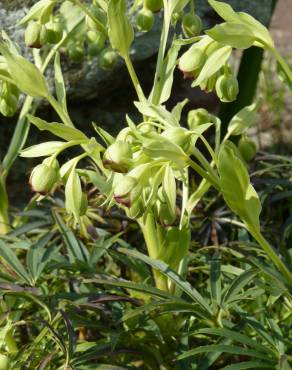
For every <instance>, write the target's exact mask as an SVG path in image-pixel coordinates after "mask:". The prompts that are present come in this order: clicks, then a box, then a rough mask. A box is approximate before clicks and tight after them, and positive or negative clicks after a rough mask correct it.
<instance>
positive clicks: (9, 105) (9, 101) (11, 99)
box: [0, 94, 18, 117]
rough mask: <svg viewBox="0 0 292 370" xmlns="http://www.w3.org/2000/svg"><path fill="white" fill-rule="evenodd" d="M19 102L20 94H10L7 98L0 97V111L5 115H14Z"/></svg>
mask: <svg viewBox="0 0 292 370" xmlns="http://www.w3.org/2000/svg"><path fill="white" fill-rule="evenodd" d="M17 104H18V96H15V95H13V94H10V95H8V96H6V97H5V98H2V99H0V113H1V114H3V116H4V117H12V116H14V114H15V113H16V110H17Z"/></svg>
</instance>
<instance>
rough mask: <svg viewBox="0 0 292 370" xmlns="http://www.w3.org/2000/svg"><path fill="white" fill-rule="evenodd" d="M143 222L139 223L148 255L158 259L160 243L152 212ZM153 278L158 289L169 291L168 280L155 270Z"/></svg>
mask: <svg viewBox="0 0 292 370" xmlns="http://www.w3.org/2000/svg"><path fill="white" fill-rule="evenodd" d="M143 221H144V222H142V221H141V222H139V225H140V227H141V230H142V233H143V236H144V240H145V243H146V247H147V250H148V254H149V256H150V257H151V258H155V259H156V258H157V257H158V253H159V241H158V235H157V229H156V225H155V219H154V216H153V214H152V213H151V212H149V213H147V215H146V216H145V219H144V220H143ZM153 276H154V280H155V284H156V286H157V288H159V289H161V290H164V291H168V286H167V278H166V277H165V276H164V275H162V274H161V273H160V272H158V271H157V270H155V269H153Z"/></svg>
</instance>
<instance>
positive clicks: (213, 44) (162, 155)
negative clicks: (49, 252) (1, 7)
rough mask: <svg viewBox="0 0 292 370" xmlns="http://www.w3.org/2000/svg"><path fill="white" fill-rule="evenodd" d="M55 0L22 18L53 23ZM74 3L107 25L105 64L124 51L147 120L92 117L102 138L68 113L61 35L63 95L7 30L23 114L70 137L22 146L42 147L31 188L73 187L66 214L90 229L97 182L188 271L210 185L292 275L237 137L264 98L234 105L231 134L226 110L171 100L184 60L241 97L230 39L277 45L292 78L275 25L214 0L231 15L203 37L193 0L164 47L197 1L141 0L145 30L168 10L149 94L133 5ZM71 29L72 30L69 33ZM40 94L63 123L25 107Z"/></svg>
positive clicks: (160, 281) (5, 75)
mask: <svg viewBox="0 0 292 370" xmlns="http://www.w3.org/2000/svg"><path fill="white" fill-rule="evenodd" d="M56 3H57V1H47V0H42V1H40V2H39V3H37V4H36V5H35V6H34V9H35V10H34V11H33V12H30V13H29V14H28V16H27V17H26V18H25V21H24V24H25V23H27V22H29V21H33V22H40V23H41V24H46V22H48V20H49V19H50V17H48V14H49V15H51V13H52V9H53V6H54V5H55V4H56ZM66 3H70V2H66ZM72 3H74V4H75V5H76V6H77V7H80V8H81V10H82V11H84V13H85V14H86V21H85V24H86V25H87V27H88V32H89V31H91V32H92V31H95V32H97V34H98V35H99V36H100V35H104V41H105V39H108V41H106V48H105V49H104V50H103V51H102V53H103V54H104V53H105V50H106V51H107V52H112V53H113V55H111V57H108V58H109V59H108V63H109V64H108V65H111V64H112V63H111V61H112V60H113V59H115V57H114V56H116V55H117V53H118V54H119V56H120V57H121V58H122V59H123V60H124V62H125V64H126V66H127V69H128V71H129V75H130V77H131V79H132V82H133V85H134V87H135V89H136V92H137V97H138V101H136V102H134V104H135V106H136V108H137V109H138V111H139V112H140V113H141V121H140V122H133V121H132V120H131V119H130V117H128V116H127V117H126V120H127V124H128V126H127V127H126V128H124V129H122V130H121V131H120V133H119V134H118V135H117V137H115V138H114V137H112V136H111V135H110V134H109V133H107V132H105V131H104V130H103V129H101V128H100V127H97V126H94V127H95V129H96V132H97V134H98V136H99V138H101V139H102V140H103V144H100V143H99V142H98V141H97V140H96V139H95V138H94V137H93V138H88V137H87V136H86V135H85V134H84V133H82V132H81V131H80V130H78V129H76V128H75V127H74V125H73V122H72V120H71V119H70V116H69V114H68V110H67V105H66V91H65V85H64V81H63V77H62V73H61V67H60V59H59V56H58V53H56V49H57V48H58V47H59V46H60V45H61V44H60V43H62V41H59V44H58V46H57V47H55V48H53V49H52V50H53V52H51V54H50V56H52V55H53V54H55V53H56V57H55V87H56V98H55V97H54V96H53V95H52V94H51V92H50V91H49V88H48V85H47V83H46V80H45V78H44V77H43V72H44V70H45V66H46V65H47V63H48V62H46V63H44V64H38V58H36V61H37V63H36V64H37V66H35V65H33V64H32V63H30V62H29V61H27V60H26V59H24V58H23V57H22V56H20V55H19V54H18V52H17V50H16V49H15V47H14V45H13V44H12V43H11V42H10V41H9V40H8V39H7V38H6V40H4V41H3V42H2V43H1V44H0V52H1V54H2V59H1V61H2V63H4V64H5V69H4V71H3V72H2V69H1V70H0V72H1V74H0V78H1V79H2V81H3V83H5V84H10V85H11V86H13V88H14V91H17V93H18V91H21V92H23V93H25V94H27V95H28V98H27V102H26V108H25V109H24V110H23V113H22V117H23V119H25V118H27V119H28V120H29V121H30V122H31V123H32V124H33V125H35V126H36V127H38V128H39V129H40V130H46V131H49V132H51V133H53V134H54V135H56V136H57V137H59V138H60V139H61V140H59V141H51V142H45V143H41V144H38V145H35V146H33V147H29V148H27V149H24V150H22V151H21V153H20V155H21V156H22V157H44V158H45V159H44V161H43V162H42V164H40V165H38V166H37V167H36V168H35V169H34V170H33V171H32V174H31V179H30V182H31V185H32V187H33V189H34V190H35V191H36V192H38V193H40V194H46V193H50V192H52V191H53V190H54V189H55V188H56V187H57V186H64V187H65V197H66V203H65V204H66V210H67V212H68V214H70V215H71V217H72V220H73V223H74V224H75V226H78V225H79V227H81V228H82V229H86V225H88V223H89V222H90V221H89V218H90V216H89V213H88V209H87V204H88V200H87V196H86V194H85V192H84V190H83V189H84V185H85V184H92V185H93V186H95V187H96V188H97V189H98V190H99V192H100V194H101V195H102V196H103V198H102V201H100V198H99V202H100V203H99V204H100V205H102V206H106V207H113V206H118V207H120V208H122V209H123V210H124V211H125V212H126V214H127V216H128V217H130V218H132V219H134V220H136V221H137V223H138V225H139V226H140V228H141V231H142V233H143V235H144V239H145V243H146V246H147V249H148V253H149V256H150V257H151V258H154V259H159V260H162V261H164V262H165V263H166V264H167V265H169V266H170V267H171V268H172V269H173V270H175V271H177V272H179V273H180V274H182V275H184V274H185V273H186V259H185V257H186V255H187V253H188V249H189V244H190V241H191V229H190V218H191V215H192V212H193V210H194V208H195V207H196V205H197V204H198V202H199V201H200V199H202V197H203V196H204V195H205V193H206V192H207V191H208V190H209V188H210V187H213V188H215V189H216V190H217V191H218V192H219V193H220V194H222V195H223V197H224V199H225V202H226V204H227V205H228V206H229V207H230V209H231V210H232V211H233V212H234V213H235V214H236V215H237V216H238V217H239V218H240V219H241V220H242V222H243V223H244V224H245V227H246V229H247V230H248V231H249V232H250V234H251V235H252V236H253V237H254V238H255V240H256V241H257V242H258V243H259V244H260V245H261V247H262V248H263V250H264V251H265V253H266V255H267V256H268V258H270V260H271V261H272V262H273V264H274V265H275V266H276V267H277V269H278V270H279V271H280V272H281V273H282V275H283V277H284V278H285V279H286V281H287V283H288V284H290V285H291V284H292V275H291V273H290V272H289V270H288V268H287V267H286V265H285V263H284V262H283V261H282V259H281V257H280V256H279V255H278V253H277V252H276V251H275V250H274V249H273V247H272V246H270V245H269V243H268V242H267V241H266V240H265V238H264V237H263V235H262V234H261V230H260V222H259V216H260V212H261V204H260V200H259V198H258V195H257V193H256V191H255V189H254V188H253V186H252V185H251V183H250V179H249V175H248V171H247V168H246V163H245V162H244V159H251V158H252V156H253V155H254V153H250V151H249V153H246V152H245V154H244V153H243V147H245V148H246V147H247V146H246V145H243V140H244V139H241V140H240V145H239V148H238V147H237V146H236V145H235V144H234V143H233V142H232V141H230V140H229V138H230V137H231V136H242V135H243V136H244V135H245V131H246V130H247V129H248V128H249V127H250V126H251V125H252V124H253V123H254V121H255V115H256V109H257V104H253V105H251V106H248V107H246V108H244V109H242V110H241V111H240V112H238V113H237V114H236V115H235V116H234V118H233V119H232V120H231V122H230V124H229V127H228V132H227V134H226V136H225V137H224V138H221V137H220V124H221V123H220V120H219V119H218V118H217V117H215V116H213V115H211V114H209V113H208V112H206V111H205V110H203V109H197V110H192V111H191V112H189V115H188V122H187V123H188V127H187V128H185V127H183V126H182V125H181V113H182V109H183V107H184V105H185V104H186V101H183V102H181V103H178V104H177V105H176V106H175V107H174V108H173V109H172V111H168V110H167V109H166V108H165V106H164V103H165V102H166V101H167V100H168V99H169V97H170V94H171V89H172V84H173V71H174V69H175V68H176V66H178V68H179V69H180V70H181V71H182V72H183V74H184V76H185V77H187V78H190V79H191V80H192V86H194V87H195V86H199V87H200V88H201V89H203V90H207V91H216V93H217V95H218V97H219V98H220V100H221V101H223V102H231V101H234V100H235V99H236V96H237V94H238V83H237V79H236V77H235V74H234V71H233V70H232V67H231V65H230V63H229V58H230V55H231V53H232V49H233V48H239V49H246V48H249V47H251V46H253V45H255V46H258V47H261V48H264V49H267V50H269V51H271V52H272V53H273V54H274V55H275V57H276V58H277V60H278V62H279V66H280V69H281V75H282V77H283V79H285V81H286V82H287V83H288V84H289V86H291V84H292V73H291V70H290V69H289V67H288V66H287V64H286V63H285V61H284V60H283V59H282V58H281V56H280V55H279V54H278V52H277V51H276V49H275V47H274V44H273V40H272V39H271V36H270V34H269V32H268V30H267V29H266V28H265V27H264V26H263V25H261V24H260V23H259V22H258V21H256V20H255V19H254V18H253V17H251V16H250V15H248V14H246V13H236V12H234V11H233V9H232V8H231V7H230V6H229V5H227V4H225V3H223V2H219V1H215V0H209V3H210V5H211V6H212V7H213V8H214V10H215V11H216V12H217V13H218V14H219V15H220V16H221V17H222V18H223V19H224V20H225V22H224V23H222V24H220V25H218V26H215V27H213V28H212V29H210V30H208V31H206V32H205V35H202V36H200V35H199V33H200V30H201V21H200V19H199V18H198V16H197V15H196V14H195V13H194V6H193V2H192V3H191V8H190V11H189V12H188V13H187V14H185V15H184V16H182V30H183V34H184V35H185V37H187V38H182V36H181V35H174V38H173V42H172V45H171V47H170V48H169V49H168V51H167V43H168V40H169V31H170V28H171V25H175V24H176V23H177V22H178V21H179V19H180V14H181V13H182V12H183V11H184V9H186V7H187V6H188V3H189V1H188V0H172V1H168V0H164V1H163V3H162V1H154V0H151V1H148V0H147V1H145V2H144V3H143V5H142V9H141V8H140V5H139V4H140V2H136V3H135V4H134V7H133V8H132V9H131V10H130V13H132V14H133V13H135V12H136V11H138V16H137V22H138V23H137V27H138V29H140V30H142V29H143V30H145V31H146V30H148V29H150V28H151V26H152V20H151V17H152V14H150V13H151V12H156V11H159V10H161V9H162V8H163V14H164V21H163V29H162V33H161V43H160V48H159V53H158V59H157V66H156V72H155V77H154V82H153V89H152V91H151V93H150V95H149V96H148V97H146V96H145V94H144V92H143V90H142V88H141V85H140V83H139V80H138V77H137V75H136V73H135V70H134V67H133V64H132V62H131V59H130V49H131V45H132V42H133V40H134V31H133V27H132V24H131V21H130V18H129V17H128V15H127V7H126V1H125V0H110V1H108V2H106V1H105V2H103V1H97V2H96V3H95V5H94V7H93V8H87V7H86V6H85V5H84V4H82V3H80V2H79V1H78V0H76V1H72ZM137 7H138V9H137ZM147 10H148V12H147ZM142 11H143V13H141V12H142ZM149 12H150V13H149ZM147 14H148V16H147ZM46 17H47V18H46ZM146 18H147V19H146ZM36 19H37V20H36ZM43 19H45V20H43ZM28 27H33V29H32V33H30V32H29V31H28V28H27V32H26V40H27V41H28V44H30V45H33V46H37V47H38V46H39V45H40V44H42V37H41V35H39V34H38V32H39V26H38V27H35V25H32V26H31V23H29V25H28ZM42 27H43V26H42ZM50 27H51V26H50ZM40 32H42V30H40ZM91 36H92V35H91ZM64 37H66V36H63V38H62V40H64ZM56 38H57V36H56ZM57 39H59V38H57ZM182 46H188V50H187V51H185V52H184V53H182V54H180V55H179V51H180V49H181V48H182ZM36 55H39V54H36ZM102 65H104V64H102ZM106 66H107V64H106ZM33 97H39V98H43V99H46V100H47V101H48V102H49V103H50V104H51V106H52V107H53V108H54V109H55V110H56V112H57V114H58V115H59V118H60V120H61V121H62V122H61V123H48V122H45V121H44V120H42V119H40V118H38V117H35V116H34V115H33V111H31V113H32V114H28V111H29V108H30V105H31V102H32V98H33ZM211 130H213V132H214V137H215V140H214V142H215V144H214V146H212V145H211V144H210V143H209V141H208V140H207V138H206V137H205V134H206V133H207V132H208V133H209V132H210V131H211ZM198 142H201V144H202V145H203V146H204V152H202V151H201V150H199V149H198V145H197V143H198ZM22 144H23V141H22V142H21V144H20V145H18V149H21V148H22ZM72 146H80V147H81V148H82V150H83V153H82V154H80V155H79V156H77V157H74V158H72V159H71V160H70V161H68V162H66V163H64V164H63V165H61V167H59V164H58V160H57V157H58V156H59V154H60V153H62V152H63V151H64V150H66V149H67V148H69V147H72ZM206 153H207V154H206ZM85 157H89V158H90V159H91V161H92V163H93V169H83V168H79V167H78V166H79V162H80V161H81V159H83V158H85ZM191 171H192V172H193V171H194V172H195V173H196V174H197V175H198V178H200V180H199V181H198V183H197V184H196V188H195V191H194V192H192V193H191V187H190V183H189V182H190V181H189V178H190V172H191ZM153 273H154V278H155V281H156V285H157V287H159V288H160V289H163V290H166V291H170V292H172V291H173V290H174V286H173V285H172V283H171V282H170V281H168V279H167V278H166V277H165V276H164V275H162V274H161V273H160V272H157V271H155V270H154V271H153Z"/></svg>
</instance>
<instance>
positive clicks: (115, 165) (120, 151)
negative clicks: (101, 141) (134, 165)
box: [103, 141, 133, 173]
mask: <svg viewBox="0 0 292 370" xmlns="http://www.w3.org/2000/svg"><path fill="white" fill-rule="evenodd" d="M132 157H133V154H132V150H131V147H130V145H129V143H127V142H125V141H116V142H115V143H113V144H112V145H110V146H109V147H108V148H107V150H106V151H105V153H104V156H103V164H104V166H105V168H108V169H111V170H112V171H115V172H120V173H125V172H128V170H129V167H130V162H131V159H132Z"/></svg>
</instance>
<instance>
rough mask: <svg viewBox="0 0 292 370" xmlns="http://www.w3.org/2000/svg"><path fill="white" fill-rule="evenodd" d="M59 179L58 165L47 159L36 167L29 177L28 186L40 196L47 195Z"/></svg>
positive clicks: (54, 161) (55, 161) (56, 162)
mask: <svg viewBox="0 0 292 370" xmlns="http://www.w3.org/2000/svg"><path fill="white" fill-rule="evenodd" d="M58 179H59V164H58V161H57V160H56V159H54V160H53V161H51V160H50V158H47V159H45V160H44V161H43V163H41V164H39V165H38V166H36V167H35V168H34V169H33V170H32V173H31V175H30V180H29V182H30V185H31V188H32V190H33V191H35V192H37V193H40V194H47V193H49V192H50V191H51V190H52V189H53V187H54V185H55V184H56V183H57V181H58Z"/></svg>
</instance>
